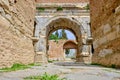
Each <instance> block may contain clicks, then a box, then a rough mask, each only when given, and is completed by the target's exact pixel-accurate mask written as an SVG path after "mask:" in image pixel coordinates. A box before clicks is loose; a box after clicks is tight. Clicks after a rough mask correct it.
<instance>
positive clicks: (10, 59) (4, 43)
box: [0, 0, 35, 68]
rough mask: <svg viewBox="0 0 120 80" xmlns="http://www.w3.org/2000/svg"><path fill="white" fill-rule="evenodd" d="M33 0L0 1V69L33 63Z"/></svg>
mask: <svg viewBox="0 0 120 80" xmlns="http://www.w3.org/2000/svg"><path fill="white" fill-rule="evenodd" d="M34 14H35V2H34V0H0V68H1V67H10V66H11V65H12V64H14V63H23V64H29V63H33V62H34V55H35V54H34V48H33V44H32V39H31V37H32V36H33V29H34Z"/></svg>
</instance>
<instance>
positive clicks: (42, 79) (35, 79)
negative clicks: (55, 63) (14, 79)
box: [24, 73, 66, 80]
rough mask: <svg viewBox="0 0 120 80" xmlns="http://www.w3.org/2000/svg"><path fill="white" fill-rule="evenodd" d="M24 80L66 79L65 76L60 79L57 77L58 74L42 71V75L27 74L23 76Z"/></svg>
mask: <svg viewBox="0 0 120 80" xmlns="http://www.w3.org/2000/svg"><path fill="white" fill-rule="evenodd" d="M24 80H66V79H65V78H63V79H60V78H59V77H58V75H56V74H55V75H50V74H47V73H44V74H43V75H39V76H29V77H26V78H24Z"/></svg>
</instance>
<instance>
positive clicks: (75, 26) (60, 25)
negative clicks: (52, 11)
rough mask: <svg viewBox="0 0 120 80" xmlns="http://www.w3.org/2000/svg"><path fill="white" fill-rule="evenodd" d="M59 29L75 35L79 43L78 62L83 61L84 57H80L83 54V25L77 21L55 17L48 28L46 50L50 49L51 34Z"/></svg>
mask: <svg viewBox="0 0 120 80" xmlns="http://www.w3.org/2000/svg"><path fill="white" fill-rule="evenodd" d="M58 29H67V30H70V31H71V32H72V33H74V35H75V36H76V41H77V43H78V46H77V57H76V61H83V60H82V56H80V54H81V52H82V34H81V24H80V23H79V22H78V21H77V20H76V19H74V18H72V17H71V18H68V17H65V16H59V17H55V18H54V19H52V20H50V22H48V25H47V26H46V48H48V38H49V36H50V34H51V33H52V32H54V31H56V30H58ZM46 53H47V51H46Z"/></svg>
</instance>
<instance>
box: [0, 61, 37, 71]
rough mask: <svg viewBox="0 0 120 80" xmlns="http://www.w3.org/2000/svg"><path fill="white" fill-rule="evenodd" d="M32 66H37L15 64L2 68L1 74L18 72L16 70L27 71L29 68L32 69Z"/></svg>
mask: <svg viewBox="0 0 120 80" xmlns="http://www.w3.org/2000/svg"><path fill="white" fill-rule="evenodd" d="M32 66H36V65H35V64H34V63H32V64H28V65H24V64H19V63H15V64H13V65H12V67H10V68H7V67H6V68H2V69H0V71H1V72H10V71H16V70H24V69H27V68H31V67H32Z"/></svg>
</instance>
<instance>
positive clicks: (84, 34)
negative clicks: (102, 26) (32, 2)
mask: <svg viewBox="0 0 120 80" xmlns="http://www.w3.org/2000/svg"><path fill="white" fill-rule="evenodd" d="M59 5H61V6H63V9H64V8H66V7H65V5H64V4H59ZM51 6H52V5H51V4H49V6H48V7H49V10H48V7H47V10H46V11H43V12H39V11H37V12H36V26H35V34H34V47H35V52H36V56H35V57H36V58H35V61H36V62H47V50H48V48H49V44H48V38H49V36H50V34H51V33H52V32H54V31H55V30H58V29H66V30H70V31H71V32H72V33H73V34H74V35H75V37H76V41H77V43H78V45H77V56H76V59H77V61H81V62H84V60H83V56H81V53H82V47H83V46H84V45H83V44H87V43H86V39H87V38H88V37H91V33H90V26H89V23H90V18H89V11H87V10H79V9H78V8H77V7H74V6H73V8H75V9H78V11H79V12H77V10H76V11H75V9H68V10H65V11H64V10H63V11H56V12H54V8H53V7H51ZM68 6H71V5H68ZM39 7H41V5H38V6H37V8H38V9H39ZM42 7H44V8H46V7H45V5H42ZM54 7H56V6H54ZM68 12H69V13H68ZM73 12H74V13H73ZM38 56H39V57H38Z"/></svg>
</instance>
